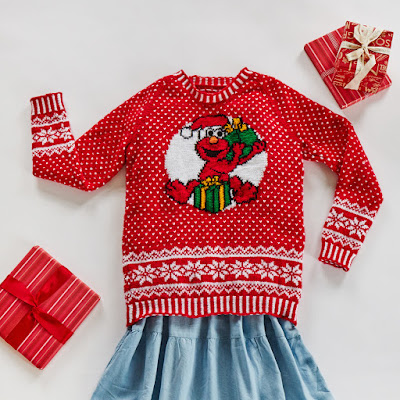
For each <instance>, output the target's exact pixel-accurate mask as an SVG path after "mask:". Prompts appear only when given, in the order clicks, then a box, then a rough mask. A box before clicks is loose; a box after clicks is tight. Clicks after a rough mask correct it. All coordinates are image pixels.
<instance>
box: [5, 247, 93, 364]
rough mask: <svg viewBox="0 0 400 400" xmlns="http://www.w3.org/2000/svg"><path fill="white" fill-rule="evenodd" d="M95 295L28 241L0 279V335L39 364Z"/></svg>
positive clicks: (84, 313) (60, 342)
mask: <svg viewBox="0 0 400 400" xmlns="http://www.w3.org/2000/svg"><path fill="white" fill-rule="evenodd" d="M99 300H100V297H99V295H98V294H97V293H95V292H94V291H93V290H92V289H90V288H89V287H88V286H87V285H86V284H84V283H83V282H82V281H81V280H79V279H78V278H77V277H76V276H75V275H74V274H72V273H71V272H70V271H69V270H68V269H67V268H65V267H64V266H63V265H61V264H60V263H59V262H58V261H56V260H55V259H54V258H53V257H51V256H50V254H48V253H47V252H46V251H45V250H43V249H42V248H41V247H39V246H34V247H33V248H32V249H31V250H30V251H29V252H28V253H27V254H26V256H25V257H24V258H23V259H22V260H21V262H20V263H19V264H18V265H17V267H16V268H15V269H14V270H13V271H12V272H11V273H10V274H9V275H8V276H7V277H6V278H5V280H4V281H3V282H2V283H1V284H0V336H1V337H2V338H3V339H4V340H5V341H6V342H7V343H9V344H10V345H11V346H12V347H13V348H14V349H16V350H17V351H18V352H20V353H21V354H22V355H23V356H24V357H25V358H27V359H28V360H29V361H30V362H31V363H32V364H33V365H35V366H36V367H37V368H39V369H43V368H44V367H45V366H46V365H47V364H48V363H49V361H50V360H51V359H52V358H53V357H54V356H55V354H56V353H57V352H58V351H59V350H60V348H61V347H62V346H63V345H64V344H65V343H66V342H67V341H68V339H69V338H70V337H71V336H72V335H73V333H74V332H75V331H76V329H77V328H78V326H79V325H80V324H81V323H82V322H83V320H84V319H85V318H86V317H87V316H88V314H89V313H90V312H91V311H92V309H93V308H94V306H95V305H96V304H97V303H98V301H99Z"/></svg>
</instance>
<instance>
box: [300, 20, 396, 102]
mask: <svg viewBox="0 0 400 400" xmlns="http://www.w3.org/2000/svg"><path fill="white" fill-rule="evenodd" d="M343 32H344V26H342V27H341V28H339V29H337V30H335V31H333V32H330V33H328V34H327V35H325V36H322V37H320V38H318V39H316V40H313V41H312V42H310V43H307V44H306V45H305V46H304V50H305V52H306V53H307V55H308V56H309V57H310V59H311V61H312V62H313V64H314V66H315V68H316V69H317V71H318V73H319V74H320V76H321V78H322V79H323V81H324V82H325V84H326V86H328V89H329V90H330V91H331V93H332V95H333V97H334V98H335V100H336V101H337V103H338V104H339V107H340V108H342V109H343V108H346V107H349V106H351V105H352V104H354V103H357V102H359V101H361V100H363V99H365V98H366V97H369V96H372V95H373V94H374V93H365V92H361V91H358V90H349V89H344V88H343V87H339V86H335V85H334V84H333V75H334V72H335V67H334V64H335V60H336V55H337V53H338V51H339V46H340V43H341V42H342V36H343ZM391 84H392V81H391V79H390V78H389V76H388V75H387V74H386V76H385V78H383V81H382V84H381V86H380V88H379V90H378V92H380V91H381V90H384V89H387V88H388V87H389V86H390V85H391Z"/></svg>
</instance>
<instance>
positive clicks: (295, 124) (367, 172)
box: [269, 81, 383, 271]
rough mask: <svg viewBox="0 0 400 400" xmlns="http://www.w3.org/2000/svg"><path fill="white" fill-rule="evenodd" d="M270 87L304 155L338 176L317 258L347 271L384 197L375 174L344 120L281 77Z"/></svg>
mask: <svg viewBox="0 0 400 400" xmlns="http://www.w3.org/2000/svg"><path fill="white" fill-rule="evenodd" d="M269 89H270V91H271V92H272V93H273V95H274V96H275V98H276V108H277V110H278V112H279V114H280V116H281V118H282V120H283V123H285V124H286V125H287V127H288V129H291V130H292V131H293V132H294V133H295V135H296V136H297V138H298V141H299V145H300V148H301V152H302V156H303V159H304V160H310V161H316V162H322V163H324V164H325V165H327V166H328V167H329V168H330V169H331V170H332V171H334V172H335V173H336V174H337V175H338V181H337V186H336V190H335V195H334V200H333V204H332V207H331V209H330V212H329V215H328V217H327V219H326V221H325V224H324V227H323V230H322V247H321V252H320V255H319V260H320V261H322V262H323V263H325V264H330V265H333V266H334V267H338V268H342V269H343V270H345V271H348V270H349V267H350V266H351V264H352V262H353V260H354V258H355V257H356V255H357V253H358V251H359V249H360V248H361V246H362V244H363V242H364V239H365V237H366V234H367V232H368V231H369V229H370V228H371V225H372V223H373V221H374V217H375V215H376V213H377V211H378V209H379V208H380V205H381V203H382V201H383V196H382V191H381V189H380V186H379V183H378V181H377V178H376V176H375V173H374V171H373V169H372V167H371V164H370V162H369V161H368V158H367V156H366V154H365V151H364V149H363V147H362V145H361V143H360V141H359V139H358V137H357V135H356V133H355V131H354V128H353V126H352V124H351V123H350V122H349V121H348V120H347V119H346V118H344V117H342V116H340V115H338V114H336V113H334V112H332V111H330V110H329V109H328V108H326V107H324V106H322V105H320V104H318V103H316V102H314V101H313V100H311V99H309V98H307V97H306V96H304V95H302V94H300V93H299V92H297V91H296V90H294V89H292V88H290V87H289V86H287V85H285V84H283V83H282V82H280V81H277V82H274V83H273V84H270V88H269Z"/></svg>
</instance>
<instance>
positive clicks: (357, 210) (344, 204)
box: [333, 197, 377, 221]
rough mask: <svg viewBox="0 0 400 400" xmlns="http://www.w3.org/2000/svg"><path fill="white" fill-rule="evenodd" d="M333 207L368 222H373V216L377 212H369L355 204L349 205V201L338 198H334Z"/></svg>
mask: <svg viewBox="0 0 400 400" xmlns="http://www.w3.org/2000/svg"><path fill="white" fill-rule="evenodd" d="M333 207H337V208H340V209H342V210H345V211H348V212H351V213H353V214H355V215H358V216H360V217H363V218H366V219H369V220H370V221H373V220H374V218H375V215H376V213H377V211H375V210H372V211H371V210H369V209H368V208H367V207H366V206H365V207H361V206H360V205H358V204H357V203H351V202H350V201H349V200H347V199H341V198H339V197H335V199H334V201H333Z"/></svg>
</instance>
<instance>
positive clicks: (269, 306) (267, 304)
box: [126, 295, 298, 326]
mask: <svg viewBox="0 0 400 400" xmlns="http://www.w3.org/2000/svg"><path fill="white" fill-rule="evenodd" d="M297 305H298V302H297V301H293V300H287V299H283V298H279V297H274V296H257V295H253V296H251V295H243V296H241V295H227V296H208V297H190V298H189V297H182V298H178V297H175V298H160V299H148V300H142V301H133V302H132V303H129V304H127V324H126V325H127V326H130V325H133V324H135V323H136V322H137V321H139V320H140V319H142V318H145V317H148V316H151V315H182V316H185V317H189V318H198V317H206V316H210V315H220V314H236V315H254V314H269V315H273V316H275V317H278V318H284V319H287V320H288V321H290V322H292V323H293V324H295V325H296V324H297V318H296V313H297Z"/></svg>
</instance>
